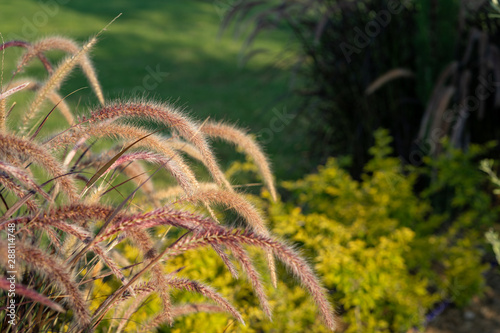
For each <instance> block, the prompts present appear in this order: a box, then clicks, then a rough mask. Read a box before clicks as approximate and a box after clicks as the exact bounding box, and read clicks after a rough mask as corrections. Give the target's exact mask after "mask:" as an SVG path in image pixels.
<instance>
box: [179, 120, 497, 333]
mask: <svg viewBox="0 0 500 333" xmlns="http://www.w3.org/2000/svg"><path fill="white" fill-rule="evenodd" d="M375 139H376V144H375V146H374V147H373V148H372V149H371V150H370V153H371V155H372V156H373V158H372V160H371V161H370V162H369V163H367V165H366V166H365V173H364V174H363V175H362V177H361V179H360V180H355V179H353V178H352V177H351V176H350V175H349V173H348V172H347V171H345V170H344V169H343V167H342V164H343V162H341V161H339V160H337V159H334V158H332V159H330V160H328V162H327V163H326V165H325V166H321V167H319V168H318V172H317V173H315V174H311V175H308V176H306V177H304V178H303V179H301V180H298V181H292V182H284V183H283V187H284V188H285V189H286V190H287V194H286V195H287V199H286V200H284V201H283V202H278V203H270V200H267V199H269V194H268V193H266V192H264V193H263V194H262V199H261V200H257V199H256V198H254V201H255V203H256V204H257V205H258V206H259V207H260V208H261V209H264V210H266V211H267V212H266V213H267V214H266V215H268V216H269V217H270V221H269V222H270V224H271V226H272V229H273V231H274V232H275V233H276V234H279V235H281V236H282V237H283V238H284V239H286V240H288V241H289V242H292V243H295V244H297V246H298V248H299V249H301V250H302V252H303V254H305V255H306V257H309V258H315V259H314V265H315V269H316V271H317V273H318V274H319V275H320V276H322V278H323V281H324V283H325V284H326V286H327V288H328V289H329V290H330V291H331V297H332V300H333V301H334V302H335V304H336V305H337V311H338V312H339V314H341V316H342V318H343V320H344V321H345V323H346V330H347V332H406V331H407V330H408V329H410V328H412V327H421V326H422V325H423V324H424V323H425V318H426V314H427V313H428V312H429V310H430V309H432V308H433V307H434V306H435V305H436V304H438V303H439V302H441V301H452V302H455V303H456V304H458V305H464V304H466V303H467V302H468V301H469V300H470V298H471V297H472V296H473V295H476V294H478V293H480V292H481V290H482V286H483V276H482V272H483V271H484V269H485V266H484V265H482V263H481V256H482V252H481V251H480V249H481V247H480V246H479V245H480V242H481V235H482V231H481V230H482V228H487V227H488V226H489V225H491V224H492V223H493V221H495V220H496V218H497V216H498V210H497V209H493V208H492V207H491V206H492V204H491V199H490V196H489V195H488V191H483V189H482V187H483V186H484V181H485V180H486V177H485V176H484V175H483V174H482V173H481V171H479V169H478V168H477V163H476V162H475V158H476V157H477V156H479V155H480V154H481V153H482V152H483V151H484V150H485V149H487V148H488V147H489V145H488V146H486V147H478V146H473V147H471V149H470V150H469V152H467V153H464V152H461V151H459V150H454V149H451V148H447V149H448V150H449V151H448V153H447V154H443V155H442V157H439V158H438V159H436V160H430V159H426V164H425V165H424V166H422V167H419V168H410V169H409V170H406V171H405V170H404V167H403V165H402V163H401V161H400V160H399V159H397V158H394V157H390V154H391V153H392V150H391V148H390V142H391V138H390V137H389V136H388V134H387V132H386V131H384V130H379V131H377V132H376V133H375ZM235 169H239V170H243V172H248V171H252V167H251V165H250V164H249V162H247V163H240V164H239V165H238V168H231V170H232V174H231V176H232V177H238V174H237V172H236V170H235ZM243 177H245V178H246V179H248V174H245V175H244V176H243ZM417 180H418V181H419V182H420V184H422V183H423V184H425V183H426V182H428V184H430V185H429V186H426V189H425V190H424V191H422V192H421V193H417V192H416V191H415V185H416V182H417ZM176 260H177V261H176V262H175V263H172V264H173V267H180V266H186V268H185V272H186V274H188V275H190V276H193V274H194V275H196V272H199V275H200V277H201V276H204V277H207V276H208V277H210V278H211V279H213V280H210V281H209V282H210V284H211V285H214V286H215V287H217V288H218V289H219V290H220V291H221V293H222V294H223V295H229V294H230V293H231V291H232V290H235V291H236V292H235V293H233V294H232V297H234V298H236V299H238V301H237V302H236V303H237V304H246V307H245V309H242V312H243V313H244V314H245V315H246V318H245V320H246V321H247V323H248V324H247V326H246V327H243V326H237V325H236V324H234V325H232V324H228V320H227V318H224V317H223V316H221V317H212V316H211V317H201V316H199V315H198V316H196V317H186V318H183V319H180V322H179V324H178V325H176V328H177V329H179V330H180V331H205V332H219V331H222V330H224V328H225V327H226V326H228V325H229V327H230V328H229V331H233V330H234V331H238V332H326V329H325V328H324V327H322V326H320V324H318V322H317V321H315V320H314V319H315V313H314V308H313V307H312V306H311V304H310V303H309V302H310V301H309V300H308V299H307V297H306V295H305V293H304V292H303V291H301V290H300V288H297V286H296V285H295V283H294V282H293V281H291V279H290V282H289V283H281V284H280V285H279V286H278V289H277V290H275V291H271V293H270V295H271V299H272V301H271V305H272V306H274V309H275V317H274V321H273V322H272V323H270V322H266V321H264V320H262V319H263V314H262V312H261V311H260V310H259V309H258V305H257V302H256V301H255V296H254V295H253V294H252V292H251V289H250V288H249V287H244V286H243V287H242V284H241V282H240V283H238V284H236V283H235V282H234V281H233V280H232V279H231V277H230V276H229V273H227V271H225V270H224V269H223V264H222V263H221V262H220V260H219V259H218V258H216V256H215V255H210V256H204V257H202V258H201V257H200V256H197V255H195V254H192V256H191V255H190V254H189V253H188V254H186V255H184V256H182V257H179V258H178V259H176ZM285 274H286V273H285V272H281V276H282V280H283V279H284V276H285ZM194 277H195V278H198V276H194ZM265 278H268V277H267V276H265ZM182 297H190V296H182Z"/></svg>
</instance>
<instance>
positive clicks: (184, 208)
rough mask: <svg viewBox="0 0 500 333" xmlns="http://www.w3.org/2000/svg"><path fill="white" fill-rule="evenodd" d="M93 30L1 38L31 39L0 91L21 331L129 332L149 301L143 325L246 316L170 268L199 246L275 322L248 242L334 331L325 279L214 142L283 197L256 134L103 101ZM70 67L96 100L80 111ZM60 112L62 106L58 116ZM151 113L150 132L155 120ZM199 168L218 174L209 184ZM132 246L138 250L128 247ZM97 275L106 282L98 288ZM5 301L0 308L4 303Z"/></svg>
mask: <svg viewBox="0 0 500 333" xmlns="http://www.w3.org/2000/svg"><path fill="white" fill-rule="evenodd" d="M96 40H97V36H96V37H94V38H92V39H90V41H89V42H87V43H86V44H83V45H79V44H78V43H76V42H74V41H72V40H69V39H66V38H63V37H49V38H45V39H42V40H40V41H38V42H35V43H32V44H31V43H28V42H25V41H12V42H7V43H4V44H3V45H2V46H1V50H2V51H3V52H5V51H6V50H7V51H8V48H9V47H12V46H21V47H24V48H25V49H26V50H25V52H24V54H22V56H21V59H20V61H19V62H18V64H17V68H16V70H15V72H14V74H13V76H12V78H11V79H10V80H9V81H8V82H7V83H5V85H3V88H2V91H1V92H0V116H1V117H0V128H1V131H0V185H1V190H0V198H1V203H0V205H1V208H0V210H1V211H2V216H1V217H0V229H1V230H2V232H1V237H0V248H1V250H0V274H1V275H0V289H2V290H8V289H9V288H10V282H9V281H8V280H7V277H9V276H10V275H9V274H8V273H7V271H11V270H12V268H11V267H10V266H9V261H8V260H9V259H10V258H9V257H8V256H7V255H6V253H7V247H8V245H7V244H8V243H9V242H10V241H9V239H8V238H7V237H6V235H7V234H8V233H11V234H13V235H14V236H15V244H16V263H15V271H16V272H17V273H16V283H15V285H16V297H15V301H16V319H15V322H16V326H15V329H16V330H20V331H31V330H34V331H39V330H44V331H45V330H48V331H71V332H80V331H94V330H101V329H109V330H116V331H123V330H126V329H127V325H128V324H129V323H130V321H131V317H132V316H133V315H134V313H136V312H140V311H145V310H144V309H143V308H144V307H145V306H144V305H145V301H146V300H147V299H148V298H151V297H153V298H154V297H156V299H157V300H158V303H159V304H161V308H160V311H159V312H156V313H149V316H148V317H147V319H146V320H145V321H144V322H140V323H135V324H136V325H138V326H137V327H140V329H141V330H143V331H151V330H152V329H154V328H155V327H157V326H158V325H161V324H165V323H166V324H169V325H172V324H173V323H174V320H175V318H176V317H178V316H183V315H186V314H192V313H196V312H217V313H219V312H224V313H227V314H228V316H232V317H234V319H235V320H237V321H239V322H241V323H242V324H244V320H243V317H244V316H242V314H240V312H239V310H238V306H237V305H232V304H231V303H230V302H229V300H227V299H226V298H225V297H227V296H230V295H225V296H223V295H220V294H219V293H218V292H217V291H216V290H214V289H213V288H211V287H209V286H207V285H205V284H203V283H201V282H198V281H195V280H192V279H189V278H188V277H186V276H183V275H182V267H176V268H174V269H173V270H172V269H171V267H170V266H168V265H166V264H167V263H168V262H169V261H170V260H171V258H173V257H175V256H179V255H181V254H183V253H184V252H186V251H189V250H195V249H200V248H201V249H203V251H212V250H214V251H215V253H217V254H218V255H219V257H220V259H221V262H223V263H224V264H225V266H226V267H227V269H228V270H229V271H230V272H231V274H232V275H233V277H234V278H238V275H239V272H238V268H241V269H242V271H243V272H244V273H245V274H246V276H247V278H248V280H249V281H250V283H251V285H252V287H253V290H254V292H255V295H256V296H257V298H258V299H259V301H260V303H261V305H262V309H263V311H264V313H265V314H266V315H267V316H268V317H269V318H271V317H272V309H271V306H270V303H269V301H268V298H267V295H266V293H265V291H264V282H265V281H266V279H265V278H264V277H263V276H261V274H262V273H264V272H259V270H258V269H257V266H256V265H255V258H253V255H252V256H251V255H250V254H249V253H248V252H247V249H246V248H247V247H248V246H251V247H256V248H259V249H261V250H263V252H264V253H265V257H266V259H267V262H268V268H269V272H266V273H265V274H269V276H270V280H271V282H272V284H273V285H274V286H276V285H277V277H276V269H275V262H274V260H275V258H276V259H278V260H279V261H281V262H283V263H284V265H285V266H286V267H288V268H289V269H290V271H291V272H292V273H293V274H294V275H295V276H296V277H297V279H298V280H299V281H300V283H301V284H302V285H303V287H304V288H305V289H306V290H307V291H308V292H309V293H310V295H311V297H312V299H313V300H314V301H315V303H316V304H317V306H318V309H319V313H320V316H321V317H322V319H323V321H324V323H325V324H326V326H327V327H329V328H330V329H332V330H333V329H334V327H335V320H334V313H333V309H332V307H331V305H330V304H329V302H328V299H327V293H326V290H325V289H324V288H323V287H322V285H321V283H320V282H319V279H318V278H317V277H316V275H315V274H314V273H313V271H312V269H311V268H310V266H309V265H308V263H307V262H306V261H305V260H304V259H302V258H301V257H300V256H299V255H298V254H297V252H296V251H295V250H293V249H292V248H291V247H289V246H287V245H286V244H284V243H283V242H281V241H278V240H276V239H275V238H274V237H273V236H272V234H271V233H270V231H269V230H268V228H267V226H266V223H265V219H264V218H263V217H262V216H261V213H260V212H259V210H258V209H257V208H256V207H254V206H253V205H252V204H251V203H250V202H249V201H248V200H247V199H246V197H245V195H244V193H241V192H239V191H237V190H236V188H235V187H234V186H233V185H232V184H231V182H230V181H229V180H228V179H226V177H225V175H224V173H223V171H222V170H221V169H220V167H219V164H218V162H217V159H216V156H215V153H214V151H213V149H212V148H211V143H210V139H211V138H219V139H222V140H225V141H228V142H230V143H232V144H234V145H236V146H238V147H240V148H241V149H242V150H243V151H244V152H245V153H246V154H247V155H248V156H249V157H250V158H252V159H253V161H254V162H255V164H256V165H257V166H258V169H259V171H260V173H261V177H262V179H263V180H264V183H265V185H266V187H267V188H268V190H269V192H270V194H271V197H272V198H273V199H274V200H276V197H277V195H276V189H275V186H274V181H273V177H272V173H271V168H270V165H269V162H268V160H267V158H266V156H265V154H264V153H263V151H262V148H261V147H260V146H259V145H258V143H257V142H256V141H255V140H254V139H253V138H252V137H251V136H249V135H248V134H246V132H245V131H242V130H240V129H237V128H235V127H233V126H230V125H227V124H220V123H216V122H208V121H205V122H199V121H196V120H193V119H191V118H190V117H188V116H187V115H186V113H185V112H184V111H183V110H181V109H178V108H176V107H175V106H173V105H171V104H166V103H158V102H151V101H146V100H142V99H139V100H130V101H114V102H106V101H105V99H104V94H103V93H102V91H101V88H100V85H99V81H98V80H97V76H96V71H95V70H94V68H93V67H92V63H91V61H90V60H89V58H88V55H87V54H88V51H89V49H90V48H91V47H92V46H93V45H94V44H95V43H96ZM53 49H57V50H62V51H64V52H67V53H68V56H67V57H66V58H64V59H63V60H62V61H61V63H60V64H59V65H57V66H53V65H52V63H51V61H50V59H49V58H47V57H46V55H45V52H46V51H50V50H53ZM35 58H38V59H40V60H41V61H42V63H43V65H44V67H45V69H46V70H47V73H48V74H47V77H46V78H45V79H44V80H37V79H32V78H22V77H21V76H22V73H23V70H24V68H25V67H26V66H27V65H28V64H29V63H30V61H32V60H33V59H35ZM76 65H80V66H81V67H82V70H83V73H84V74H85V75H86V76H87V78H88V81H89V82H90V84H91V86H92V88H93V91H94V93H95V94H96V97H97V100H98V101H99V103H100V105H99V106H98V107H95V108H91V109H90V110H89V112H88V113H86V114H80V115H76V114H74V113H73V112H74V111H73V110H71V107H70V103H66V102H65V101H64V99H62V98H61V96H60V95H59V91H58V90H59V88H60V87H61V85H62V82H63V80H64V78H65V77H67V75H68V74H69V73H70V71H71V70H72V69H73V68H74V67H75V66H76ZM24 88H27V89H25V90H30V91H33V92H34V96H33V99H32V102H31V103H29V105H28V106H27V107H26V110H25V111H24V112H23V113H22V115H21V117H22V121H23V123H22V125H21V126H20V128H19V129H16V128H17V126H10V123H11V122H12V121H13V119H11V118H10V117H12V116H11V112H10V111H12V108H13V107H14V105H15V102H14V104H11V103H12V102H11V101H10V100H11V99H14V97H15V96H16V94H15V93H16V92H17V91H19V90H22V89H24ZM44 106H50V107H51V108H52V109H48V110H45V108H44ZM56 108H58V109H59V110H60V111H61V113H62V114H61V115H53V114H52V111H54V110H55V109H56ZM49 110H50V112H49ZM47 114H48V115H47ZM45 115H47V116H45ZM61 116H62V117H64V118H65V119H66V121H67V123H68V125H67V128H66V129H65V130H63V131H60V132H57V133H49V134H45V135H43V136H42V135H39V134H40V133H41V130H42V128H43V130H44V131H45V132H47V129H46V128H45V127H44V126H45V124H46V120H47V119H48V118H49V117H50V118H56V117H61ZM49 121H50V120H49ZM151 123H154V124H155V129H156V130H151V129H150V128H148V124H151ZM12 127H16V128H12ZM95 143H97V144H95ZM189 161H191V163H199V164H200V166H204V167H205V169H206V171H207V173H206V174H205V173H203V172H201V173H203V175H200V174H199V173H200V170H201V169H202V168H199V167H198V168H197V169H196V170H197V172H195V169H194V168H192V165H191V164H190V163H188V162H189ZM203 176H204V177H205V178H206V177H210V178H211V181H209V182H207V181H206V179H203V181H201V179H202V178H203ZM165 193H170V194H165ZM219 205H222V206H224V207H226V208H229V209H231V210H234V212H235V213H237V214H238V215H240V216H241V217H242V220H243V221H244V223H245V224H244V225H245V227H243V228H237V227H235V223H232V221H227V219H224V214H223V213H224V211H220V210H217V207H218V206H219ZM158 231H163V232H162V236H161V237H156V236H154V235H157V234H158ZM130 248H133V249H134V251H136V253H137V255H135V256H132V255H131V254H130V251H127V250H126V249H130ZM103 285H106V286H107V290H109V292H107V293H104V294H103V293H102V292H101V291H100V289H99V286H101V287H102V286H103ZM172 290H184V291H189V292H194V293H198V294H200V295H202V296H204V297H205V298H206V299H207V300H208V303H207V302H202V303H197V304H185V303H184V304H175V302H174V300H173V299H171V292H172ZM1 293H4V291H1ZM0 306H2V308H1V309H2V311H3V310H4V309H5V308H4V304H1V305H0ZM146 312H147V311H146ZM4 313H5V312H4ZM0 319H1V320H2V321H1V323H0V325H1V330H2V331H4V330H5V331H9V330H11V331H12V330H13V326H10V324H9V323H8V320H9V318H7V317H6V316H2V317H0Z"/></svg>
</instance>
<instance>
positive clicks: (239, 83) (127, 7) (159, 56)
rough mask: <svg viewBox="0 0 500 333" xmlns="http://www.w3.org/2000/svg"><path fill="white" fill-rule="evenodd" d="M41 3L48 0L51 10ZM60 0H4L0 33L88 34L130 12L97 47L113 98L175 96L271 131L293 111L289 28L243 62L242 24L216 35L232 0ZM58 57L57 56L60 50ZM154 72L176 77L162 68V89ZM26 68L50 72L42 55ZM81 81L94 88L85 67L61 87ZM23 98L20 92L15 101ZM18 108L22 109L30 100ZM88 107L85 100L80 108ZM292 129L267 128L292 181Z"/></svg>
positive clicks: (269, 147)
mask: <svg viewBox="0 0 500 333" xmlns="http://www.w3.org/2000/svg"><path fill="white" fill-rule="evenodd" d="M60 2H67V0H64V1H62V0H61V1H60ZM40 3H48V6H49V7H44V6H43V5H41V4H40ZM55 3H57V2H56V1H55V0H54V1H42V2H38V1H29V0H16V1H8V2H2V3H1V4H0V32H2V34H3V37H4V39H5V40H9V39H12V37H14V38H20V37H22V38H23V39H25V40H29V41H33V40H36V39H38V38H40V37H43V36H48V35H53V34H58V35H63V36H68V37H71V38H74V39H76V40H78V41H85V40H87V39H88V38H89V36H91V35H93V34H95V33H97V32H98V31H99V30H101V29H102V28H103V27H104V26H105V25H106V24H107V23H108V22H109V21H110V20H111V19H113V18H114V17H115V16H116V15H118V14H119V13H123V15H122V16H121V17H120V18H119V19H118V20H117V21H116V22H115V23H113V24H112V25H111V26H110V27H109V28H108V30H107V31H106V32H104V34H103V35H102V37H101V38H100V41H99V42H98V44H97V45H96V46H95V48H94V50H93V51H92V52H91V56H92V58H93V61H94V64H95V67H96V69H97V71H98V75H99V79H100V81H101V83H102V86H103V90H104V93H105V96H106V98H107V99H108V100H113V99H116V98H124V99H128V98H130V97H137V96H142V95H143V93H144V92H145V93H146V94H147V96H148V97H150V98H152V99H155V100H163V101H165V100H170V101H173V102H175V103H176V105H178V106H182V107H185V108H186V110H188V111H189V112H190V114H191V115H192V116H194V117H195V118H197V119H200V120H203V119H206V118H207V117H209V116H210V119H215V120H227V121H229V122H231V123H237V124H238V125H240V126H242V127H245V128H248V129H249V130H250V131H251V132H252V133H257V134H258V133H259V132H260V133H264V132H262V131H263V130H264V131H265V129H268V128H270V126H271V120H272V119H273V117H275V113H274V112H273V109H276V110H278V111H280V112H282V111H283V110H284V109H285V108H288V109H289V110H290V109H293V106H291V102H290V100H289V99H287V98H284V97H285V96H286V94H287V92H288V79H289V78H288V68H287V65H281V66H282V68H277V67H276V66H274V67H270V65H271V64H273V63H275V62H276V59H277V58H276V56H277V54H278V53H279V52H280V51H281V50H283V48H284V46H285V44H286V43H287V38H288V37H287V36H288V35H287V33H286V32H285V31H276V32H274V33H272V34H266V35H262V36H260V37H259V39H258V40H257V43H256V44H255V45H254V46H253V47H254V48H265V49H267V50H268V52H266V53H263V54H259V55H257V56H255V57H254V58H252V59H251V60H250V61H249V62H247V63H246V64H245V65H243V66H241V65H239V56H240V53H241V47H242V42H243V38H239V39H235V38H234V36H233V32H234V29H230V30H227V31H226V32H225V33H224V34H223V35H222V37H221V38H220V39H218V38H217V34H218V31H219V26H220V23H221V16H220V15H221V13H222V12H223V11H224V10H225V9H227V8H228V5H227V4H229V3H230V1H229V0H227V1H215V2H212V1H160V0H153V1H151V0H149V1H143V0H142V1H141V0H112V1H110V0H86V1H69V2H68V3H67V4H65V5H62V6H58V7H57V8H54V7H53V6H54V4H55ZM44 18H45V20H44ZM35 30H36V31H35ZM20 54H21V50H14V49H8V50H7V51H6V53H5V71H4V76H5V78H4V80H8V79H9V77H10V76H9V73H11V72H12V69H13V65H14V63H15V61H16V58H17V57H18V56H19V55H20ZM52 56H53V57H56V59H57V57H60V56H61V54H58V53H53V54H52ZM53 59H54V58H53ZM281 63H282V64H283V62H281ZM151 70H152V71H155V70H159V71H160V72H162V73H168V74H167V75H165V74H163V75H160V76H159V82H157V83H158V84H157V86H156V82H155V81H154V80H152V79H151V78H147V77H148V75H150V71H151ZM26 74H28V75H33V76H37V77H44V76H45V73H44V71H43V68H42V66H41V65H40V64H39V63H38V62H37V61H34V62H33V64H32V65H30V67H29V68H28V69H27V70H26ZM145 78H146V81H144V80H145ZM144 82H146V85H145V86H146V88H147V87H154V89H152V90H147V89H146V91H145V89H142V88H141V86H142V87H144ZM82 86H87V81H86V80H85V78H84V77H83V76H82V74H81V73H80V72H79V70H78V71H76V73H75V74H73V75H72V76H71V77H70V79H68V81H67V82H66V83H65V84H64V85H63V89H62V94H63V95H64V94H67V93H70V92H72V91H74V90H76V89H78V88H81V87H82ZM22 96H25V95H22ZM22 96H21V97H16V101H18V98H23V97H22ZM70 102H71V103H72V104H73V105H77V104H78V105H79V106H91V105H95V104H96V100H95V98H94V97H93V96H92V93H91V90H90V89H85V90H82V91H79V92H77V93H76V94H75V95H73V96H71V97H70ZM16 109H17V110H16V112H20V111H21V110H22V103H20V105H18V106H16ZM276 110H275V111H276ZM85 112H86V111H85V109H83V108H81V107H79V109H78V111H77V113H78V114H84V113H85ZM52 117H55V119H51V124H49V125H48V126H49V127H50V126H54V122H55V123H57V117H58V115H56V114H54V115H53V116H51V118H52ZM280 128H281V127H280ZM286 132H287V131H286V127H285V128H284V130H281V131H278V132H274V133H273V137H272V138H270V137H269V135H267V136H266V138H265V141H266V151H267V152H268V153H269V155H270V157H271V160H272V162H273V165H274V168H275V170H276V172H277V173H278V174H279V175H280V176H285V177H286V178H288V177H290V176H291V175H292V174H293V170H296V163H295V162H294V161H296V160H297V157H299V155H298V154H300V152H299V151H297V150H300V149H298V148H297V147H298V145H300V139H299V138H290V136H288V137H287V134H286ZM266 133H267V134H268V133H269V131H267V132H266ZM221 147H222V149H221ZM217 148H218V155H219V158H220V160H221V164H223V166H224V167H226V166H227V163H228V162H229V160H231V159H234V157H235V155H234V153H233V152H232V151H233V150H232V149H226V148H224V146H218V147H217ZM226 161H227V162H226ZM296 175H297V174H296Z"/></svg>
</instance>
